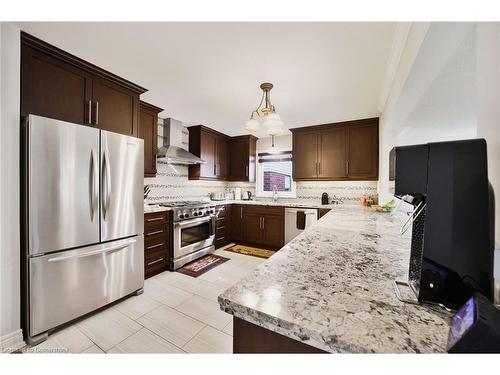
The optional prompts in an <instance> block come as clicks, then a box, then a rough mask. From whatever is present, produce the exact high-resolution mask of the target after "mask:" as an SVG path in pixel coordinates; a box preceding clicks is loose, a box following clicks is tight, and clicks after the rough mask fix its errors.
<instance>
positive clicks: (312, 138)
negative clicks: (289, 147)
mask: <svg viewBox="0 0 500 375" xmlns="http://www.w3.org/2000/svg"><path fill="white" fill-rule="evenodd" d="M317 167H318V132H317V131H312V132H298V133H294V134H293V179H294V180H301V179H303V180H307V179H314V178H317V176H318V174H317V173H318V172H317Z"/></svg>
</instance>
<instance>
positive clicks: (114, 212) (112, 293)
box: [22, 115, 144, 343]
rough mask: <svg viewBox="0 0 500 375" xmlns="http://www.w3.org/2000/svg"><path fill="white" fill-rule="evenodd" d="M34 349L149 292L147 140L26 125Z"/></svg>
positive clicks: (26, 276) (25, 241) (28, 285)
mask: <svg viewBox="0 0 500 375" xmlns="http://www.w3.org/2000/svg"><path fill="white" fill-rule="evenodd" d="M22 138H23V143H22V144H23V148H22V149H23V168H22V171H23V173H22V179H23V184H22V185H23V189H24V190H23V199H22V213H23V214H22V217H23V220H24V223H23V225H22V248H23V253H24V254H23V264H24V267H23V269H24V271H23V284H24V285H23V290H24V305H23V311H24V328H25V330H26V331H27V332H26V336H27V339H28V341H29V342H31V343H36V342H40V341H43V340H44V339H45V338H46V337H47V334H48V331H50V330H51V329H53V328H55V327H57V326H59V325H61V324H64V323H66V322H68V321H70V320H73V319H75V318H78V317H80V316H82V315H84V314H87V313H89V312H91V311H93V310H96V309H98V308H100V307H102V306H105V305H107V304H109V303H110V302H113V301H115V300H117V299H119V298H122V297H124V296H126V295H129V294H131V293H140V292H142V288H143V286H144V238H143V232H144V216H143V215H144V214H143V185H144V180H143V175H144V162H143V160H144V153H143V141H142V140H141V139H138V138H134V137H128V136H124V135H121V134H116V133H112V132H108V131H104V130H99V129H96V128H92V127H88V126H82V125H77V124H72V123H68V122H64V121H57V120H53V119H49V118H44V117H40V116H34V115H30V116H29V117H28V118H26V120H25V121H24V123H23V126H22Z"/></svg>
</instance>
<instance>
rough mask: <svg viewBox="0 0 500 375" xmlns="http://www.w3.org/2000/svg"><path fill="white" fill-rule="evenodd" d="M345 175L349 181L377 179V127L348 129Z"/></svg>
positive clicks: (365, 126) (366, 126)
mask: <svg viewBox="0 0 500 375" xmlns="http://www.w3.org/2000/svg"><path fill="white" fill-rule="evenodd" d="M347 138H348V150H347V153H348V159H347V160H348V165H347V174H348V177H349V178H351V179H365V178H366V179H376V178H378V125H377V124H370V125H363V126H352V127H349V128H348V136H347Z"/></svg>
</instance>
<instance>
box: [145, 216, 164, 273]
mask: <svg viewBox="0 0 500 375" xmlns="http://www.w3.org/2000/svg"><path fill="white" fill-rule="evenodd" d="M169 214H170V212H168V211H166V212H150V213H145V214H144V277H145V278H146V279H147V278H148V277H151V276H154V275H156V274H158V273H160V272H163V271H166V270H167V269H168V252H169V240H170V234H169V226H168V222H169Z"/></svg>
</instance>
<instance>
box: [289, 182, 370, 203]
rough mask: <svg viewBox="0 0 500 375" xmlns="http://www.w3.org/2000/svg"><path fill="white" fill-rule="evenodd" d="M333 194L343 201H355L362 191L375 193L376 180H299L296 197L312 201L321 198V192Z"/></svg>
mask: <svg viewBox="0 0 500 375" xmlns="http://www.w3.org/2000/svg"><path fill="white" fill-rule="evenodd" d="M324 192H326V193H328V196H329V197H330V198H333V196H334V195H335V196H336V197H337V198H340V199H342V200H343V201H344V202H345V203H357V202H358V201H359V198H360V197H361V195H362V194H363V193H366V194H367V195H375V194H377V181H299V182H297V199H300V200H305V201H313V200H316V201H317V200H318V199H321V194H323V193H324Z"/></svg>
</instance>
